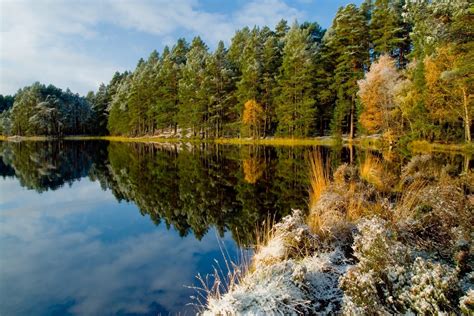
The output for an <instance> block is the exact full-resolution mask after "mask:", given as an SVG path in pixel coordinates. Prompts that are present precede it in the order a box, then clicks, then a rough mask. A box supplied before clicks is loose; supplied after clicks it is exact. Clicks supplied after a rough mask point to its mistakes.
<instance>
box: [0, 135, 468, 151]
mask: <svg viewBox="0 0 474 316" xmlns="http://www.w3.org/2000/svg"><path fill="white" fill-rule="evenodd" d="M52 140H78V141H81V140H106V141H111V142H124V143H202V144H205V143H210V144H222V145H260V146H277V147H278V146H335V145H351V144H352V145H355V146H357V147H365V148H368V149H374V150H377V149H383V148H384V147H388V146H387V144H384V143H383V141H382V140H381V138H380V137H374V136H362V137H357V138H354V139H352V140H351V139H348V138H342V139H337V138H335V137H333V136H319V137H313V138H286V137H282V138H279V137H272V138H260V139H252V138H211V139H200V138H175V137H170V138H168V137H162V136H139V137H128V136H65V137H61V138H58V137H49V136H4V135H0V141H7V142H15V141H52ZM407 148H408V149H409V150H410V151H412V152H414V153H426V152H459V153H474V143H461V144H459V143H450V144H443V143H430V142H428V141H424V140H415V141H412V142H410V143H408V145H407Z"/></svg>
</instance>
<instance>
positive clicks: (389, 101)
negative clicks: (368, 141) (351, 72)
mask: <svg viewBox="0 0 474 316" xmlns="http://www.w3.org/2000/svg"><path fill="white" fill-rule="evenodd" d="M398 81H399V74H398V72H397V69H396V67H395V61H394V60H393V59H392V58H391V57H389V56H386V55H383V56H381V57H380V59H379V60H378V61H377V62H375V63H373V64H372V66H371V67H370V71H369V72H368V73H367V74H366V76H365V79H363V80H359V82H358V84H359V97H360V100H361V102H362V104H363V106H364V107H363V111H362V113H361V116H360V124H361V125H362V126H363V127H364V128H365V129H366V130H367V132H368V133H369V134H373V133H379V132H382V131H387V130H389V129H390V128H391V127H392V125H393V109H394V108H395V100H394V91H395V87H396V86H397V83H398Z"/></svg>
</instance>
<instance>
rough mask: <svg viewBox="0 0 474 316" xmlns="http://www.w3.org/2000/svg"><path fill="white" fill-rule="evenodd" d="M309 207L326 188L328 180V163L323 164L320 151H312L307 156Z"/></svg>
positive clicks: (312, 205) (314, 203)
mask: <svg viewBox="0 0 474 316" xmlns="http://www.w3.org/2000/svg"><path fill="white" fill-rule="evenodd" d="M309 170H310V174H309V181H310V192H309V208H310V210H311V209H313V208H314V207H315V205H316V203H317V202H318V201H319V198H320V197H321V195H322V194H323V192H324V191H325V190H326V189H327V187H328V185H329V183H330V180H329V163H326V164H324V163H323V158H322V156H321V152H320V151H314V152H312V153H311V154H310V156H309Z"/></svg>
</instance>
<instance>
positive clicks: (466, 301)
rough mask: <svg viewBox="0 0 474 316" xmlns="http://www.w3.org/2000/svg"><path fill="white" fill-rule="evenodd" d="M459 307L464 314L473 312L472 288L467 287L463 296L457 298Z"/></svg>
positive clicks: (473, 291) (473, 298) (473, 295)
mask: <svg viewBox="0 0 474 316" xmlns="http://www.w3.org/2000/svg"><path fill="white" fill-rule="evenodd" d="M459 307H460V309H461V312H462V313H463V314H464V315H473V314H474V290H473V289H469V290H468V291H467V293H466V295H464V296H463V297H461V299H460V300H459Z"/></svg>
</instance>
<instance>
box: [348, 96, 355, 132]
mask: <svg viewBox="0 0 474 316" xmlns="http://www.w3.org/2000/svg"><path fill="white" fill-rule="evenodd" d="M350 124H351V125H350V131H349V139H352V138H353V137H354V101H352V102H351V123H350Z"/></svg>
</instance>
